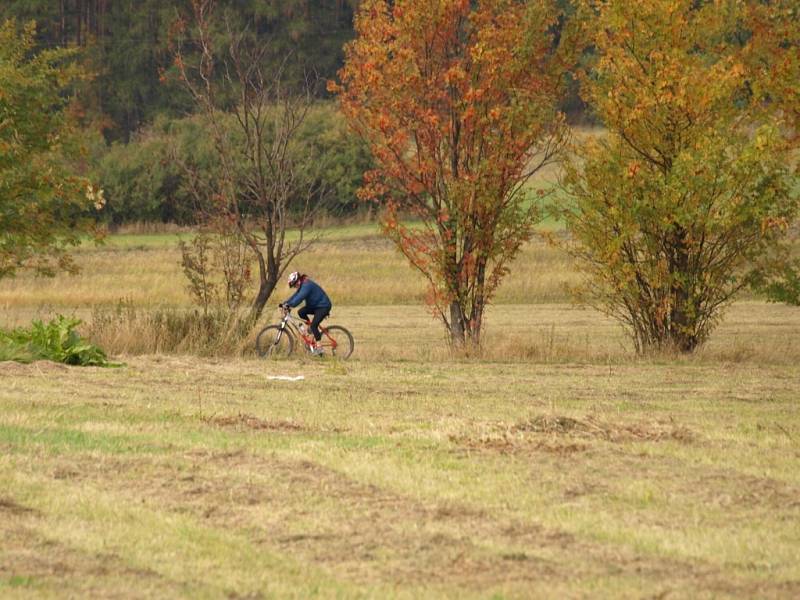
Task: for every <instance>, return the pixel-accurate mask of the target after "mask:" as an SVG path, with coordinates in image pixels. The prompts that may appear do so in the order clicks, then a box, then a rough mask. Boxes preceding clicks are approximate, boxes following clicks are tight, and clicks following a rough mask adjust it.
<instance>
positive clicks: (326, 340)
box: [319, 325, 355, 360]
mask: <svg viewBox="0 0 800 600" xmlns="http://www.w3.org/2000/svg"><path fill="white" fill-rule="evenodd" d="M319 345H320V346H322V350H323V352H324V353H325V354H327V355H328V356H335V357H336V358H341V359H342V360H347V359H348V358H350V355H351V354H352V353H353V347H354V345H355V344H354V343H353V336H352V335H350V332H349V331H347V329H345V328H344V327H339V326H338V325H332V326H330V327H326V328H324V329H323V330H322V339H321V340H320V341H319Z"/></svg>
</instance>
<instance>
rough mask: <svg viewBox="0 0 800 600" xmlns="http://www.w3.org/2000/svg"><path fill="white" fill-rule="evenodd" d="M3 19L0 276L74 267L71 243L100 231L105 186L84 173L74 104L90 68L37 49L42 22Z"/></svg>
mask: <svg viewBox="0 0 800 600" xmlns="http://www.w3.org/2000/svg"><path fill="white" fill-rule="evenodd" d="M18 29H19V28H18V26H17V23H16V22H15V21H13V20H7V21H5V22H4V23H3V24H2V25H0V277H7V276H13V275H14V274H15V273H16V272H17V271H18V270H19V269H23V268H30V269H33V270H35V271H36V272H37V273H39V274H43V275H52V274H54V273H55V271H56V270H59V269H65V270H69V271H74V270H75V269H76V266H75V264H74V262H73V261H72V260H71V258H70V255H69V254H68V253H67V250H68V249H69V247H71V246H76V245H78V244H79V243H80V241H81V239H82V237H84V236H85V235H86V233H87V232H90V231H93V225H92V223H93V221H92V220H91V219H90V218H87V216H88V215H89V211H90V210H91V208H92V205H95V208H97V209H100V208H102V204H103V197H102V192H101V191H99V190H95V189H94V188H93V187H92V186H91V184H90V183H89V181H88V180H87V179H86V178H84V177H81V176H79V175H77V174H76V169H75V167H74V166H73V164H72V162H74V160H75V159H77V157H78V156H79V147H78V144H77V140H76V138H75V136H74V133H75V132H74V129H73V125H74V123H73V122H72V119H71V115H70V113H69V110H68V106H69V100H70V95H69V91H70V88H71V85H72V84H73V83H74V82H75V81H76V80H78V79H80V78H81V77H82V76H83V75H82V73H81V71H80V69H79V68H78V67H77V66H75V64H74V63H73V62H71V60H70V59H71V58H72V57H73V56H74V55H73V53H72V52H70V51H67V50H45V51H42V52H39V53H38V54H35V53H34V52H33V48H34V36H35V31H36V29H35V25H34V24H33V23H30V24H27V25H25V26H24V27H22V28H21V30H20V31H18Z"/></svg>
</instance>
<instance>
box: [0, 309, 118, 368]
mask: <svg viewBox="0 0 800 600" xmlns="http://www.w3.org/2000/svg"><path fill="white" fill-rule="evenodd" d="M80 323H81V321H80V319H74V318H69V317H65V316H63V315H58V316H57V317H56V318H55V319H53V320H52V321H50V322H49V323H47V324H45V323H43V322H42V321H39V320H36V321H33V323H32V324H31V327H30V329H24V328H18V329H14V330H13V331H2V330H0V361H6V360H13V361H17V362H32V361H35V360H52V361H54V362H60V363H65V364H68V365H80V366H93V367H109V366H115V365H113V364H112V363H109V362H108V359H107V358H106V354H105V352H103V350H101V349H100V348H98V347H97V346H95V345H93V344H90V343H89V342H87V341H85V340H83V339H82V338H81V336H80V335H79V334H78V332H77V331H75V328H76V327H77V326H78V325H80Z"/></svg>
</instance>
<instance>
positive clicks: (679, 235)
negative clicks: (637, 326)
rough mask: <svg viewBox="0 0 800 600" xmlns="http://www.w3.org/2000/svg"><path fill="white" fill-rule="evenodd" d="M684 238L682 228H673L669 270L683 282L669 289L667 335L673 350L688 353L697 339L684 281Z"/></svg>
mask: <svg viewBox="0 0 800 600" xmlns="http://www.w3.org/2000/svg"><path fill="white" fill-rule="evenodd" d="M686 236H687V232H686V230H685V229H684V228H683V227H680V226H676V227H675V233H674V237H673V246H672V256H671V257H670V263H671V264H670V269H671V273H672V274H677V275H679V276H681V279H684V281H678V282H674V283H673V284H672V287H671V289H670V296H671V298H670V300H671V309H670V315H669V330H668V332H669V333H668V335H669V341H670V343H671V344H672V346H673V347H674V348H676V349H677V350H680V351H681V352H685V353H689V352H692V351H694V349H695V348H697V345H698V339H697V335H695V330H696V327H695V325H696V323H695V319H696V315H694V314H692V310H691V309H692V307H691V306H690V303H691V298H690V294H689V290H688V282H687V281H686V280H685V279H686V277H687V276H688V275H689V273H688V271H689V248H688V247H687V241H686Z"/></svg>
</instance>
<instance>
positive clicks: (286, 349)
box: [256, 325, 294, 358]
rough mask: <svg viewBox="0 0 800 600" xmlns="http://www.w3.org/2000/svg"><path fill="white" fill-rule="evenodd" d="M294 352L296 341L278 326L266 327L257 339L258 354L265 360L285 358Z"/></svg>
mask: <svg viewBox="0 0 800 600" xmlns="http://www.w3.org/2000/svg"><path fill="white" fill-rule="evenodd" d="M292 350H294V339H293V338H292V336H291V334H290V333H289V331H288V330H286V329H282V328H281V327H279V326H278V325H268V326H267V327H264V329H262V330H261V331H260V332H259V333H258V336H257V337H256V352H258V355H259V356H263V357H264V358H285V357H287V356H289V355H290V354H291V353H292Z"/></svg>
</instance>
